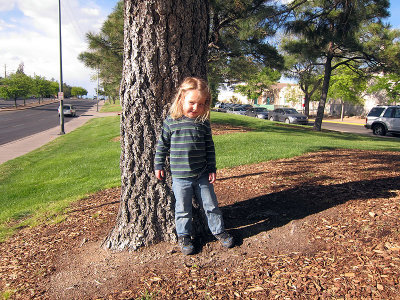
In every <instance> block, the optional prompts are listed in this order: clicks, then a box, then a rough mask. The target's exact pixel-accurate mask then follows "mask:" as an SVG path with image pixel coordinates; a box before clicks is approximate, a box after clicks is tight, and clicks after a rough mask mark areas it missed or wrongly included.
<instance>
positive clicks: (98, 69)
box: [96, 67, 100, 111]
mask: <svg viewBox="0 0 400 300" xmlns="http://www.w3.org/2000/svg"><path fill="white" fill-rule="evenodd" d="M99 73H100V68H99V67H97V110H96V111H99Z"/></svg>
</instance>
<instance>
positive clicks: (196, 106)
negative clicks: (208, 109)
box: [182, 90, 206, 119]
mask: <svg viewBox="0 0 400 300" xmlns="http://www.w3.org/2000/svg"><path fill="white" fill-rule="evenodd" d="M205 105H206V97H204V96H203V95H202V94H201V93H200V92H199V91H198V90H188V91H186V92H185V93H184V94H183V101H182V106H183V107H182V108H183V114H184V115H185V116H186V117H188V118H191V119H195V118H197V117H198V116H201V115H202V114H203V113H204V110H205Z"/></svg>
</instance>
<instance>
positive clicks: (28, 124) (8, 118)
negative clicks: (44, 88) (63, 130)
mask: <svg viewBox="0 0 400 300" xmlns="http://www.w3.org/2000/svg"><path fill="white" fill-rule="evenodd" d="M64 103H71V104H73V105H75V106H76V108H77V117H78V118H79V116H80V115H82V114H84V113H85V112H87V111H88V110H89V109H90V108H91V107H93V106H94V105H96V101H91V100H72V101H71V100H64ZM58 105H59V104H58V103H52V104H47V105H43V106H38V107H32V108H29V109H25V110H16V111H0V145H3V144H6V143H9V142H12V141H15V140H18V139H21V138H24V137H27V136H30V135H33V134H36V133H38V132H42V131H45V130H47V129H50V128H53V127H55V126H58V125H59V123H60V120H59V117H58V113H57V109H58ZM72 119H73V118H69V117H65V118H64V122H65V124H67V123H68V122H70V121H71V120H72Z"/></svg>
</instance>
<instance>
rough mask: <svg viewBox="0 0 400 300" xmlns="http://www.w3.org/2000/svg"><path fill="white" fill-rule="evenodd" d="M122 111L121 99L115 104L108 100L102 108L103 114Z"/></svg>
mask: <svg viewBox="0 0 400 300" xmlns="http://www.w3.org/2000/svg"><path fill="white" fill-rule="evenodd" d="M121 110H122V107H121V103H120V100H119V99H118V100H116V101H115V103H114V102H112V101H111V102H110V101H108V100H107V101H105V102H104V104H103V107H102V108H101V112H118V111H121Z"/></svg>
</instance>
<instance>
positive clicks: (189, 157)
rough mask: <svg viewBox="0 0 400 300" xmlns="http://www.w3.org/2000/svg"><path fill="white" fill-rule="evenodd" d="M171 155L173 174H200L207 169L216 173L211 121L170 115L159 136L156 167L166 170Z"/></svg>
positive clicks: (180, 175)
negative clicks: (176, 117)
mask: <svg viewBox="0 0 400 300" xmlns="http://www.w3.org/2000/svg"><path fill="white" fill-rule="evenodd" d="M167 156H169V158H170V165H171V173H172V177H176V178H189V177H196V176H198V175H200V174H201V173H203V172H207V173H215V172H216V167H215V148H214V142H213V139H212V135H211V127H210V122H209V121H205V122H199V121H196V120H195V119H190V118H187V117H182V118H179V119H177V120H174V119H172V118H171V117H170V116H169V117H167V118H166V119H165V120H164V124H163V127H162V130H161V134H160V137H159V139H158V143H157V148H156V156H155V161H154V165H155V170H163V169H164V166H165V160H166V158H167Z"/></svg>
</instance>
